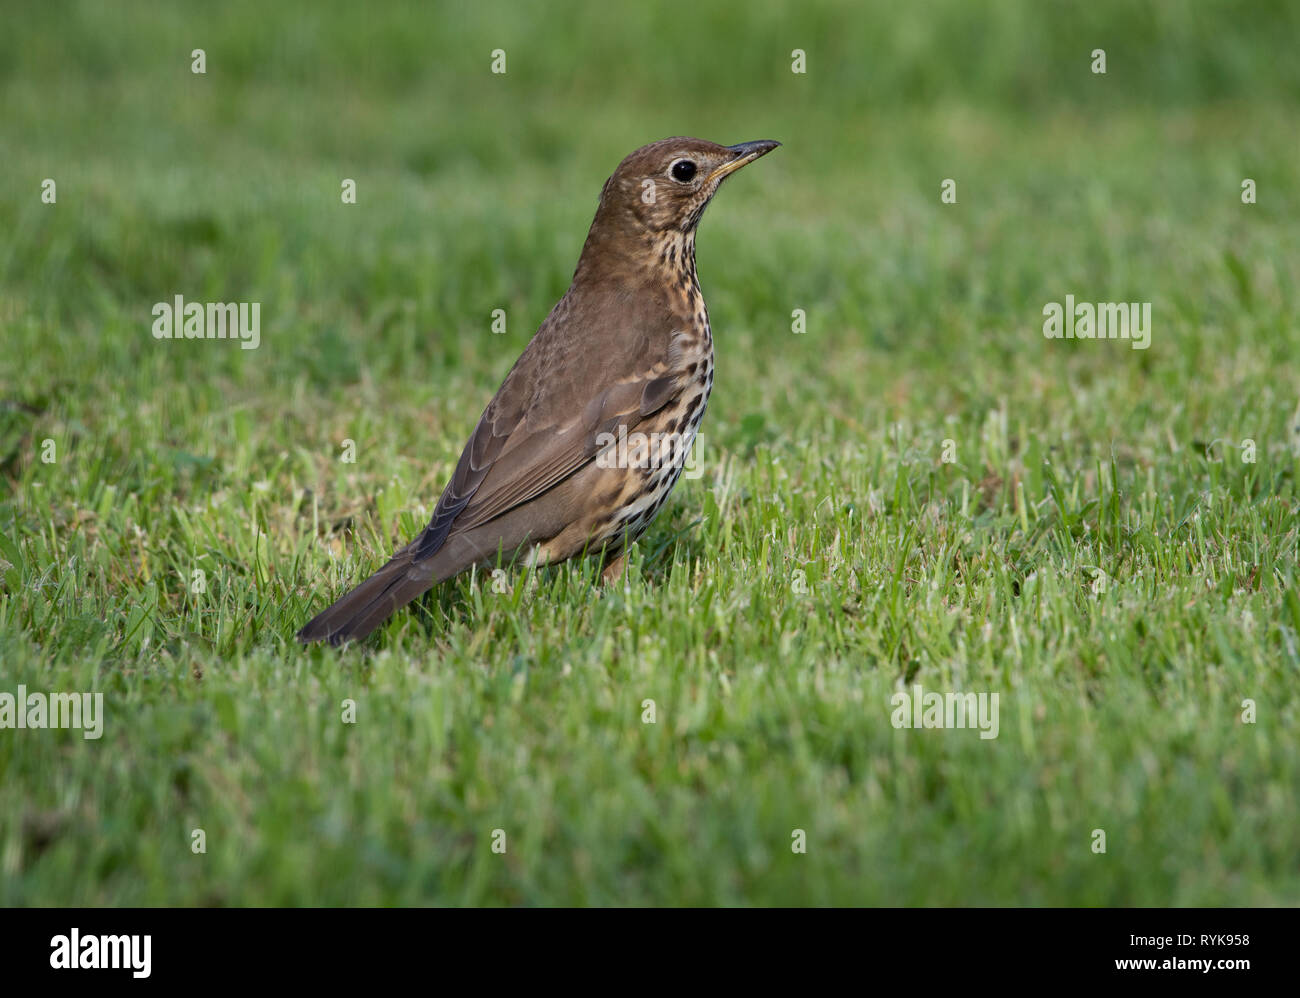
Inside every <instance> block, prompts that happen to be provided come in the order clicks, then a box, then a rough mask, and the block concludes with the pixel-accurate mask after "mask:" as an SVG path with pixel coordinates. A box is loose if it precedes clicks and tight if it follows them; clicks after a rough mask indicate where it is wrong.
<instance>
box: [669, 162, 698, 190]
mask: <svg viewBox="0 0 1300 998" xmlns="http://www.w3.org/2000/svg"><path fill="white" fill-rule="evenodd" d="M672 174H673V179H674V180H677V181H680V182H681V183H683V184H689V183H690V182H691V178H692V177H694V176H695V164H694V163H692V162H691V161H690V160H689V159H679V160H678V161H677V162H676V163H674V164H673V169H672Z"/></svg>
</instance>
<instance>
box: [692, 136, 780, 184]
mask: <svg viewBox="0 0 1300 998" xmlns="http://www.w3.org/2000/svg"><path fill="white" fill-rule="evenodd" d="M780 144H781V143H780V142H773V141H772V140H771V139H759V140H758V141H757V142H742V143H740V145H736V146H727V150H728V151H729V152H730V153H731V159H729V160H727V161H726V162H725V163H723V164H722V165H721V166H720V167H718V168H717V169H716V170H714V171H713V172H712V173H710V174H709V183H713V182H714V181H715V180H721V179H722V178H723V177H725V176H726V175H727V174H729V173H735V172H736V171H737V170H739V169H740V168H741V167H742V166H744V165H745V164H746V163H752V162H754V160H756V159H758V157H759V156H766V155H767V154H768V153H770V152H771V151H772V150H773V149H775V148H776V147H777V146H779V145H780Z"/></svg>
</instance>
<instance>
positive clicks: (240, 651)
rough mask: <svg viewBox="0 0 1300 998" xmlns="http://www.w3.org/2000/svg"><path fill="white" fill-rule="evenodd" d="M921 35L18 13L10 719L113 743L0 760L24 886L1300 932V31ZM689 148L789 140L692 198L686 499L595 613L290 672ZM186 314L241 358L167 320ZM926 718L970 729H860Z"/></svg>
mask: <svg viewBox="0 0 1300 998" xmlns="http://www.w3.org/2000/svg"><path fill="white" fill-rule="evenodd" d="M534 6H535V8H536V9H531V8H532V7H534ZM901 8H902V9H900V5H892V4H881V5H879V6H875V7H873V8H871V9H867V10H863V9H861V5H859V4H844V5H840V4H825V3H815V4H811V5H799V7H798V8H797V10H790V11H783V10H781V9H780V8H778V7H777V6H776V5H772V4H765V3H745V4H739V3H736V4H731V5H723V6H716V5H701V4H698V3H670V4H667V5H663V4H655V5H653V6H649V7H647V6H645V5H640V6H634V7H631V8H629V9H628V10H629V12H628V13H627V14H626V16H624V15H622V14H619V15H615V14H614V13H612V12H602V11H601V10H600V9H598V8H590V9H585V8H583V7H581V6H579V5H576V4H547V5H530V8H529V9H526V10H518V11H513V10H511V9H510V8H508V7H506V6H504V5H493V4H472V5H471V4H466V5H447V6H442V7H436V8H435V7H431V6H426V5H418V6H412V7H407V8H395V9H394V10H393V11H391V12H386V13H385V12H370V11H369V10H367V11H366V12H365V13H364V15H363V14H359V13H358V10H357V9H356V8H355V6H347V5H338V6H324V7H322V6H320V5H310V6H305V7H304V8H303V9H302V10H298V11H286V10H282V9H281V7H280V5H272V6H269V7H268V6H266V5H263V4H251V3H250V4H236V5H231V6H225V7H222V8H221V9H217V8H215V7H212V8H211V9H210V8H209V5H200V4H195V5H193V6H192V7H190V6H187V5H177V4H166V5H145V4H141V5H136V6H129V5H128V6H125V7H123V8H117V7H114V8H107V7H101V5H98V4H93V3H84V4H67V5H64V4H46V5H43V6H39V7H31V8H26V9H24V11H23V13H22V15H21V17H17V16H16V15H14V16H11V17H10V18H7V19H6V21H7V22H8V21H12V22H13V23H15V24H17V25H18V28H17V29H16V30H14V31H8V32H5V33H4V34H3V37H0V91H2V96H3V101H4V106H5V109H6V110H5V114H4V115H3V116H0V159H2V160H3V161H4V163H5V170H4V172H3V175H2V176H0V231H3V232H5V234H6V237H5V239H4V240H3V241H0V330H2V332H3V345H4V349H3V351H0V490H2V492H0V534H2V535H3V540H2V541H0V692H11V693H12V692H15V691H16V687H17V685H18V684H20V683H22V684H25V685H26V686H27V687H29V688H30V689H33V690H43V691H74V690H76V691H81V690H97V691H101V692H102V693H103V694H104V698H105V709H106V712H107V719H106V724H105V730H104V735H103V737H102V738H101V739H99V740H97V741H94V740H86V739H84V738H82V737H81V734H80V732H76V731H14V730H3V731H0V903H4V904H7V905H60V904H89V905H119V904H165V905H172V904H175V905H260V904H428V903H436V904H526V905H548V904H606V905H612V904H659V905H665V904H890V905H893V904H904V905H919V904H925V905H940V904H1010V905H1019V904H1029V905H1047V904H1050V905H1204V904H1210V905H1243V904H1265V905H1275V904H1276V905H1294V904H1297V903H1300V870H1298V869H1297V867H1296V864H1295V861H1294V860H1295V854H1294V844H1295V828H1296V827H1298V826H1300V802H1298V801H1297V797H1296V793H1295V788H1296V787H1297V786H1300V752H1297V746H1296V736H1295V732H1296V725H1297V721H1300V698H1298V697H1297V693H1296V684H1297V667H1298V666H1300V592H1298V591H1297V585H1296V582H1297V580H1296V576H1297V545H1298V542H1300V534H1298V530H1297V511H1298V508H1300V502H1298V497H1297V485H1296V482H1297V473H1298V472H1300V457H1298V456H1297V455H1298V454H1300V443H1298V442H1297V434H1300V430H1296V429H1294V428H1293V427H1294V424H1295V423H1296V422H1297V419H1296V418H1295V414H1296V410H1297V401H1298V400H1300V378H1298V377H1297V369H1296V364H1295V361H1296V357H1297V356H1300V342H1298V341H1300V321H1298V320H1300V310H1298V308H1297V279H1298V278H1300V245H1297V243H1296V240H1295V231H1296V230H1295V219H1296V217H1297V211H1298V209H1300V200H1298V199H1297V195H1296V191H1297V189H1298V187H1300V163H1297V160H1296V157H1295V155H1294V137H1295V135H1296V134H1298V133H1300V111H1298V110H1297V109H1298V107H1300V104H1298V102H1297V97H1298V96H1300V64H1298V63H1297V61H1296V60H1295V59H1294V52H1293V43H1292V39H1293V38H1294V37H1295V29H1296V27H1297V14H1296V12H1295V8H1294V6H1293V5H1291V6H1288V5H1286V4H1281V3H1279V4H1250V5H1246V6H1244V7H1240V8H1239V7H1238V6H1236V5H1233V4H1226V3H1207V4H1180V3H1157V4H1146V5H1132V4H1119V3H1117V4H1109V3H1102V4H1092V5H1087V6H1086V8H1085V9H1084V10H1075V9H1074V5H1065V4H1059V5H1058V4H1041V3H1031V2H1028V0H1025V2H1008V3H999V4H993V5H989V7H987V8H979V7H976V6H975V5H971V4H968V3H965V2H961V3H959V2H956V0H953V2H944V3H932V4H927V5H921V6H919V7H918V6H913V5H901ZM196 47H205V48H206V50H207V58H208V72H207V74H206V75H205V76H195V75H193V74H191V73H190V72H189V53H190V50H191V49H193V48H196ZM498 47H500V48H505V49H506V50H507V53H508V60H509V61H508V67H509V71H508V73H507V74H506V75H505V76H493V75H491V74H490V73H489V72H488V63H489V53H490V51H491V50H492V49H494V48H498ZM1095 47H1103V48H1106V49H1107V53H1108V72H1107V74H1106V75H1105V76H1096V75H1093V74H1091V73H1090V72H1089V71H1088V63H1089V59H1090V56H1089V53H1090V52H1091V50H1092V49H1093V48H1095ZM794 48H804V49H805V50H806V51H807V53H808V67H809V71H808V73H807V74H806V75H802V76H800V75H795V74H792V73H791V72H790V71H789V67H790V52H791V50H792V49H794ZM673 134H697V135H700V136H702V137H705V138H710V139H715V140H717V141H723V142H738V141H742V140H748V139H758V138H775V139H779V140H781V141H783V142H784V143H785V145H784V147H783V148H782V149H780V150H778V151H777V152H776V153H774V154H773V155H771V156H769V157H767V158H765V159H764V160H763V161H762V162H760V163H758V164H756V165H755V166H753V167H751V168H749V169H747V170H745V171H744V172H743V173H742V174H740V175H738V176H737V177H736V178H734V179H733V180H731V181H729V182H728V184H727V187H726V189H724V191H723V192H722V193H721V194H720V196H719V197H718V198H717V200H716V202H715V203H714V205H713V206H712V207H711V208H710V209H709V212H708V213H707V215H706V217H705V220H704V224H703V227H702V229H701V233H700V237H699V247H698V256H699V267H700V274H701V281H702V284H703V287H704V291H705V295H706V297H707V300H708V303H709V308H710V313H711V318H712V322H713V328H714V333H715V338H716V344H717V351H718V356H717V384H716V387H715V391H714V395H713V399H712V401H711V403H710V406H709V413H708V417H707V418H706V420H705V423H704V427H703V431H702V434H701V437H700V441H699V442H698V443H697V447H698V448H699V449H698V456H699V458H700V461H701V466H702V470H703V474H702V477H700V478H699V479H697V480H692V481H683V482H682V483H681V484H679V486H678V488H677V490H676V492H675V494H674V496H673V498H672V500H671V501H670V503H669V504H668V506H667V507H666V510H665V512H664V513H663V514H662V515H661V517H660V518H659V520H658V521H657V522H656V523H655V525H654V526H653V527H652V529H651V530H650V532H649V533H648V534H647V535H646V536H645V537H644V538H643V539H642V540H641V541H640V542H639V544H638V545H637V548H636V553H635V556H634V559H633V564H632V566H631V571H630V572H629V574H628V576H627V582H626V585H624V586H619V587H614V588H601V587H600V586H599V585H597V584H595V579H596V575H597V570H598V566H597V565H596V564H595V563H594V562H592V561H587V562H577V563H571V564H568V565H564V566H561V567H558V568H556V569H551V570H546V571H543V572H540V573H537V575H536V576H535V577H530V576H528V575H525V574H523V573H516V572H512V573H510V574H509V575H508V576H507V581H508V583H509V586H510V590H509V591H508V592H505V593H499V592H495V591H494V590H493V586H492V584H491V580H490V579H485V578H484V577H483V576H482V575H480V576H479V577H478V578H477V579H474V578H470V577H464V578H461V579H459V580H456V581H455V582H453V583H451V584H449V585H447V586H445V587H442V588H441V589H439V590H437V591H436V592H435V594H434V595H433V596H432V598H430V599H429V600H428V601H427V602H426V603H425V604H424V605H423V606H422V607H420V608H419V609H418V610H417V611H416V612H406V613H402V614H400V615H399V616H398V617H396V618H395V619H394V621H393V622H392V623H391V624H390V625H389V626H387V627H386V628H385V629H384V630H383V631H381V632H380V633H379V634H378V635H377V636H376V637H375V639H373V640H372V641H371V642H369V643H367V644H366V645H365V646H364V647H353V648H350V649H348V650H346V651H344V652H343V653H342V654H339V653H337V652H335V651H333V650H328V649H319V648H312V649H302V648H300V647H298V645H297V644H296V643H295V642H294V640H293V633H294V631H295V630H296V629H297V628H298V627H299V626H300V625H301V624H302V623H303V622H304V621H305V620H306V619H307V618H308V617H310V616H311V615H312V614H313V613H314V612H315V611H316V610H319V609H320V608H321V607H322V606H324V605H325V603H326V602H327V601H328V600H329V599H330V598H332V597H333V596H335V595H337V594H339V593H340V592H341V591H342V590H343V589H344V588H345V587H347V586H348V585H349V584H351V583H353V582H355V581H357V580H359V579H360V578H361V577H363V576H364V575H365V574H366V573H367V572H368V571H370V570H372V569H374V568H375V567H377V566H378V564H379V563H381V562H382V561H383V560H384V558H385V557H386V556H387V554H388V553H389V552H390V551H391V549H392V547H393V545H395V544H397V543H399V542H402V541H404V540H406V539H407V538H409V537H410V536H411V535H413V534H414V532H415V531H417V530H418V529H419V527H420V526H421V525H422V522H423V521H424V519H425V518H426V517H427V516H428V514H429V512H430V511H431V509H432V505H433V503H434V501H435V500H436V498H437V495H438V492H439V490H440V489H441V487H442V485H443V483H444V482H445V480H446V478H447V477H448V475H449V474H450V472H451V469H452V467H453V465H454V463H455V461H456V459H457V457H458V455H459V452H460V449H461V447H462V445H463V444H464V441H465V439H466V438H467V436H468V434H469V432H470V430H471V429H472V427H473V424H474V422H475V420H476V419H477V417H478V414H479V412H480V411H481V409H482V406H483V405H484V404H485V403H486V402H487V400H488V399H489V398H490V397H491V394H492V392H493V391H494V390H495V388H496V386H497V384H498V383H499V382H500V379H501V377H502V376H503V375H504V373H505V372H506V370H507V369H508V368H509V366H510V364H511V363H513V361H514V359H515V357H516V356H517V355H518V353H519V351H520V350H521V349H522V347H523V345H524V344H525V343H526V342H527V340H528V337H529V336H530V335H531V333H532V331H533V330H534V329H535V328H536V325H537V324H538V322H540V321H541V319H542V318H543V317H544V316H545V314H546V312H547V310H548V309H549V308H550V306H551V304H552V303H553V302H554V301H555V299H556V298H558V296H559V295H560V294H562V293H563V291H564V288H565V287H566V286H567V283H568V280H569V276H570V274H571V272H572V268H573V265H574V263H575V262H576V259H577V254H578V251H579V249H580V247H581V245H582V240H583V237H584V236H585V233H586V227H587V225H588V224H589V222H590V218H591V213H592V211H593V209H594V206H595V200H596V196H597V194H598V192H599V189H600V185H601V183H602V182H603V181H604V179H605V177H606V176H607V175H608V174H609V172H610V171H611V170H612V169H613V167H614V165H615V164H616V163H617V162H618V160H619V159H620V158H621V157H622V156H623V155H624V154H625V153H627V152H629V151H630V150H631V149H633V148H635V147H636V146H638V145H640V144H642V143H644V142H648V141H651V140H653V139H657V138H661V137H663V136H665V135H673ZM46 177H51V178H54V179H55V180H56V182H57V184H58V201H57V204H55V205H44V204H42V203H41V202H40V196H39V195H40V184H41V181H42V180H43V179H44V178H46ZM344 177H350V178H353V179H355V180H356V181H357V183H358V192H359V198H358V204H356V205H355V206H344V205H342V204H341V203H340V199H339V189H340V188H339V185H340V181H341V180H342V178H344ZM949 177H951V178H954V179H955V180H956V181H957V185H958V202H957V204H955V205H945V204H941V203H940V198H939V190H940V183H941V181H942V180H943V179H944V178H949ZM1246 177H1250V178H1253V179H1254V180H1256V182H1257V184H1258V192H1259V193H1258V203H1257V204H1255V205H1243V204H1242V203H1241V200H1240V189H1241V186H1240V185H1241V181H1242V179H1243V178H1246ZM176 294H183V295H184V296H185V297H186V298H187V299H188V300H196V301H204V300H223V301H225V300H244V301H258V302H261V303H262V342H261V346H260V348H259V349H257V350H253V351H243V350H240V349H238V347H237V346H236V345H235V344H231V343H188V342H172V343H166V342H161V343H160V342H158V341H156V340H154V339H153V338H152V336H151V335H150V332H149V328H150V322H151V315H150V309H151V307H152V305H153V303H154V302H157V301H165V300H170V298H171V297H172V296H173V295H176ZM1067 294H1073V295H1075V296H1076V297H1077V298H1078V299H1080V300H1089V301H1128V300H1137V301H1150V302H1151V303H1152V313H1153V334H1152V343H1151V347H1150V349H1148V350H1146V351H1135V350H1133V349H1131V348H1130V347H1129V346H1128V345H1127V344H1125V343H1121V342H1104V343H1089V342H1080V341H1072V342H1062V341H1054V340H1047V339H1045V338H1044V337H1043V335H1042V331H1041V329H1042V322H1043V318H1042V309H1043V306H1044V305H1045V304H1046V303H1047V302H1051V301H1062V300H1064V297H1065V295H1067ZM495 308H504V309H506V310H507V313H508V317H509V326H508V331H507V333H506V334H505V335H503V336H497V335H492V334H491V332H490V316H491V312H492V310H493V309H495ZM795 309H803V310H804V311H805V312H806V314H807V330H808V331H807V333H806V334H804V335H802V336H800V335H795V334H793V333H792V332H791V313H792V311H793V310H795ZM344 439H351V440H354V441H355V442H356V445H357V454H356V462H355V463H354V464H346V463H343V462H341V461H340V459H339V455H340V452H341V444H342V441H343V440H344ZM46 440H52V441H53V442H54V453H55V457H56V460H55V461H54V462H53V463H44V462H42V460H41V453H42V448H43V446H44V441H46ZM945 440H949V441H952V447H953V448H954V450H955V457H956V460H955V461H954V462H951V463H945V462H944V461H942V460H941V455H942V451H943V447H944V441H945ZM1245 440H1250V441H1253V442H1254V451H1255V461H1254V462H1253V463H1249V462H1246V461H1243V460H1242V456H1241V455H1242V450H1241V444H1242V442H1243V441H1245ZM196 570H202V571H203V572H204V573H205V578H206V583H207V585H206V591H205V592H204V593H202V594H201V595H195V594H194V593H192V592H191V591H190V582H191V579H192V578H193V573H194V572H195V571H196ZM1099 572H1100V573H1104V574H1102V575H1099V574H1098V573H1099ZM798 573H802V575H799V574H798ZM1099 579H1104V583H1105V584H1104V586H1103V585H1100V584H1099V582H1098V580H1099ZM916 683H919V684H922V685H923V686H924V687H925V688H926V689H927V690H935V691H940V692H943V691H947V690H963V691H974V692H990V693H992V692H996V693H998V694H999V697H1000V705H1001V716H1000V732H999V736H998V737H997V738H996V739H992V740H981V739H980V738H979V737H977V735H976V733H975V732H973V731H934V730H921V731H916V730H895V729H894V728H893V727H892V726H891V724H890V714H891V710H892V708H891V706H890V697H891V695H892V694H893V693H894V692H895V691H896V690H897V689H899V688H902V687H904V686H910V685H911V684H916ZM647 699H653V700H654V701H655V708H656V714H657V717H656V723H654V724H645V723H642V712H643V707H642V704H643V701H645V700H647ZM1246 699H1250V700H1253V701H1254V702H1255V704H1256V709H1257V718H1256V720H1255V723H1243V721H1242V701H1243V700H1246ZM345 700H352V701H355V704H356V723H354V724H344V723H343V722H342V719H341V716H342V712H343V701H345ZM197 828H201V829H203V830H204V832H205V833H206V842H207V851H206V852H205V853H202V854H195V853H194V852H192V851H191V833H192V830H194V829H197ZM1099 828H1100V829H1104V830H1105V832H1106V836H1107V851H1106V852H1105V854H1100V855H1099V854H1096V853H1094V852H1093V851H1092V848H1091V846H1092V841H1093V839H1092V832H1093V830H1094V829H1099ZM494 829H504V830H505V832H506V836H507V839H506V841H507V851H506V852H505V853H504V854H499V853H494V852H493V850H492V833H493V830H494ZM794 829H803V830H804V831H805V832H806V835H807V852H806V853H805V854H795V853H793V852H792V850H791V833H792V831H793V830H794Z"/></svg>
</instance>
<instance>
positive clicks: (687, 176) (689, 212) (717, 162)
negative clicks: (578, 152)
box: [597, 137, 781, 233]
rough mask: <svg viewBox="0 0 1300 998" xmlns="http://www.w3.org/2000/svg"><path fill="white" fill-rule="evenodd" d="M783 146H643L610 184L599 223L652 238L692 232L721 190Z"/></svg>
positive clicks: (679, 142)
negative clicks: (652, 235) (735, 175)
mask: <svg viewBox="0 0 1300 998" xmlns="http://www.w3.org/2000/svg"><path fill="white" fill-rule="evenodd" d="M780 144H781V143H779V142H772V141H771V140H768V139H763V140H760V141H758V142H742V143H740V144H739V145H734V146H720V145H718V144H717V143H716V142H706V141H705V140H703V139H691V138H685V137H680V138H673V139H662V140H660V141H659V142H652V143H650V145H648V146H642V147H641V148H640V149H638V150H637V151H636V152H634V153H632V154H631V155H630V156H628V157H627V158H626V159H624V160H623V162H621V163H620V164H619V165H618V169H617V170H615V171H614V175H613V176H612V177H610V178H609V180H607V181H606V182H605V188H604V190H602V191H601V194H600V208H599V209H598V211H597V220H598V221H600V220H602V219H603V220H605V221H607V222H608V223H609V224H612V225H615V226H617V227H619V228H623V227H626V226H631V227H633V228H636V229H640V230H642V231H648V232H653V233H662V232H672V231H676V232H687V233H688V232H693V231H694V230H695V227H696V226H697V225H698V224H699V221H700V216H701V215H703V214H704V209H705V207H707V206H708V203H709V200H710V199H711V198H712V197H713V195H714V194H716V193H717V190H718V185H719V184H721V183H722V181H723V180H725V179H726V178H727V177H729V176H730V175H731V174H733V173H735V172H736V171H737V170H739V169H740V168H741V167H742V166H745V165H746V164H747V163H752V162H753V161H754V160H756V159H758V158H759V157H760V156H765V155H766V154H767V153H769V152H771V151H772V150H773V149H775V148H776V147H777V146H779V145H780Z"/></svg>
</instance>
